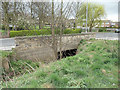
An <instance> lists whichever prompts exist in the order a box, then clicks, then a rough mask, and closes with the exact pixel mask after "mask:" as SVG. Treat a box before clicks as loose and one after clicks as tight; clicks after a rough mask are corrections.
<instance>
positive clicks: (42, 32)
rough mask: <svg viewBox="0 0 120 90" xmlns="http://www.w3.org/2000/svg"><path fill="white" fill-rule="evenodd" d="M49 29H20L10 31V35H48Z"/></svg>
mask: <svg viewBox="0 0 120 90" xmlns="http://www.w3.org/2000/svg"><path fill="white" fill-rule="evenodd" d="M49 34H51V31H50V30H47V29H45V30H21V31H10V37H16V36H32V35H49Z"/></svg>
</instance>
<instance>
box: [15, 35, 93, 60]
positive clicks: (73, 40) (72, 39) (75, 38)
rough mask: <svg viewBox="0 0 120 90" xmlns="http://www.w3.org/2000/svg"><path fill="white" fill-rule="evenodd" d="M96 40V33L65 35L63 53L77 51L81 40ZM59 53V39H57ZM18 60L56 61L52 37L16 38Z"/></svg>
mask: <svg viewBox="0 0 120 90" xmlns="http://www.w3.org/2000/svg"><path fill="white" fill-rule="evenodd" d="M90 38H95V33H83V34H73V35H63V37H62V51H65V50H70V49H77V47H78V44H79V42H80V40H81V39H90ZM56 41H57V51H58V52H59V44H60V43H59V41H60V40H59V37H56ZM15 42H16V48H15V49H14V50H15V52H16V58H17V59H23V60H32V61H38V62H39V61H41V62H50V61H54V60H55V54H54V51H53V48H52V37H51V36H31V37H17V38H15Z"/></svg>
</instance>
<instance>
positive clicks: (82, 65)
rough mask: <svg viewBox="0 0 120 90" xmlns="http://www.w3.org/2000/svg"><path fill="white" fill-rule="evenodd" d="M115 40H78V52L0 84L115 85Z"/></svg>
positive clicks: (110, 86) (116, 84)
mask: <svg viewBox="0 0 120 90" xmlns="http://www.w3.org/2000/svg"><path fill="white" fill-rule="evenodd" d="M117 49H118V41H105V40H94V39H92V40H90V41H86V40H82V41H81V42H80V45H79V48H78V54H77V55H75V56H72V57H67V58H64V59H62V60H61V61H56V62H52V63H49V64H48V65H45V66H40V68H38V69H36V71H35V72H33V73H30V74H25V75H22V76H20V77H15V78H14V79H13V80H12V81H9V82H2V83H1V86H2V88H3V87H4V88H68V87H69V88H118V65H117V62H118V58H117V55H118V54H117V53H118V52H117V51H118V50H117Z"/></svg>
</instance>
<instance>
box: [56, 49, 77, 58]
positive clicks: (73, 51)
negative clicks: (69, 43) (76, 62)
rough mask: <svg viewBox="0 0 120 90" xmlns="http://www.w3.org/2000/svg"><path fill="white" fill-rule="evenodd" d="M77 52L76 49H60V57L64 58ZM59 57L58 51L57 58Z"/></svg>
mask: <svg viewBox="0 0 120 90" xmlns="http://www.w3.org/2000/svg"><path fill="white" fill-rule="evenodd" d="M76 53H77V49H70V50H66V51H62V58H66V57H69V56H75V55H76ZM59 59H60V52H58V60H59Z"/></svg>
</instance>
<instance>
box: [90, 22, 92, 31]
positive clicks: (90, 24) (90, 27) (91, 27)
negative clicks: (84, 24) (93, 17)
mask: <svg viewBox="0 0 120 90" xmlns="http://www.w3.org/2000/svg"><path fill="white" fill-rule="evenodd" d="M89 31H90V32H92V24H90V30H89Z"/></svg>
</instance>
